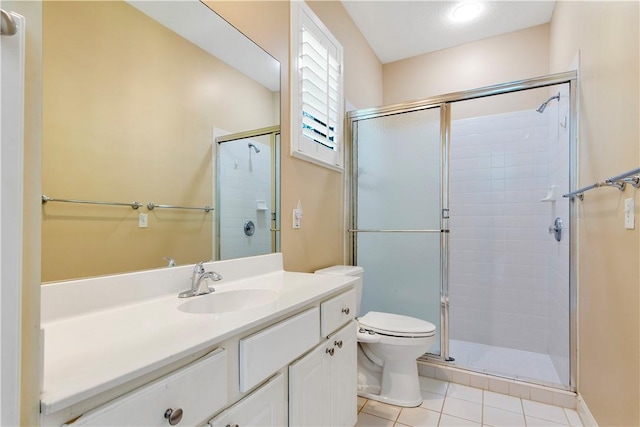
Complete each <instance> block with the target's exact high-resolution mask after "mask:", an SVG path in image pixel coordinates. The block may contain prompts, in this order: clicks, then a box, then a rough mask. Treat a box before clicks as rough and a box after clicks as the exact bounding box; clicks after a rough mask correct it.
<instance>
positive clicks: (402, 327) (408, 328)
mask: <svg viewBox="0 0 640 427" xmlns="http://www.w3.org/2000/svg"><path fill="white" fill-rule="evenodd" d="M358 323H359V325H360V327H363V328H365V329H370V330H373V331H375V332H379V333H381V334H384V335H394V336H413V337H418V336H420V337H425V336H427V337H428V336H432V335H434V334H435V332H436V327H435V325H434V324H433V323H430V322H427V321H426V320H422V319H416V318H415V317H409V316H402V315H400V314H392V313H380V312H378V311H370V312H368V313H367V314H365V315H364V316H362V317H359V318H358Z"/></svg>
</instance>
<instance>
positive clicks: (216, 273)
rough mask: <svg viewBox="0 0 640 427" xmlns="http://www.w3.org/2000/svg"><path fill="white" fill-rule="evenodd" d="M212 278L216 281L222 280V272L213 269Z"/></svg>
mask: <svg viewBox="0 0 640 427" xmlns="http://www.w3.org/2000/svg"><path fill="white" fill-rule="evenodd" d="M211 280H213V281H214V282H219V281H220V280H222V274H220V273H218V272H215V271H212V272H211Z"/></svg>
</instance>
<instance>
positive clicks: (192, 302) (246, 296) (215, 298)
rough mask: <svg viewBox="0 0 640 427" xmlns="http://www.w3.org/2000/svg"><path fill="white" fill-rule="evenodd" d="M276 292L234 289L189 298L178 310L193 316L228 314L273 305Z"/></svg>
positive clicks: (276, 296)
mask: <svg viewBox="0 0 640 427" xmlns="http://www.w3.org/2000/svg"><path fill="white" fill-rule="evenodd" d="M277 298H278V292H277V291H274V290H271V289H235V290H228V291H221V292H218V291H216V292H213V293H211V294H208V295H200V296H197V297H191V298H190V299H189V301H187V302H185V303H183V304H180V305H179V306H178V310H180V311H184V312H185V313H194V314H215V313H228V312H231V311H242V310H249V309H252V308H257V307H262V306H264V305H267V304H271V303H274V302H275V301H276V299H277Z"/></svg>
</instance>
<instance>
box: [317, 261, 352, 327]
mask: <svg viewBox="0 0 640 427" xmlns="http://www.w3.org/2000/svg"><path fill="white" fill-rule="evenodd" d="M315 273H316V274H332V275H335V276H357V277H359V278H360V280H358V281H357V282H356V284H355V289H356V316H358V315H360V303H361V302H362V286H363V282H364V269H363V268H362V267H359V266H357V265H334V266H331V267H327V268H322V269H320V270H316V271H315Z"/></svg>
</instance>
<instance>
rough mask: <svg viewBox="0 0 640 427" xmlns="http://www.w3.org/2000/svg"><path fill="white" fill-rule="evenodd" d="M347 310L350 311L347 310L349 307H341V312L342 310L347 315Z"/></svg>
mask: <svg viewBox="0 0 640 427" xmlns="http://www.w3.org/2000/svg"><path fill="white" fill-rule="evenodd" d="M349 311H350V310H349V307H347V308H343V309H342V312H343V313H344V314H346V315H348V314H349Z"/></svg>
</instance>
